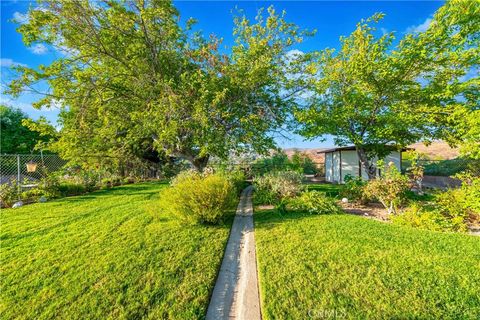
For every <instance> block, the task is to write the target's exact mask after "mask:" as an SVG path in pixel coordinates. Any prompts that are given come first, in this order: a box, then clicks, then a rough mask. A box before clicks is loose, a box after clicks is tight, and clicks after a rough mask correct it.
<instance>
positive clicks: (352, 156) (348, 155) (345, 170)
mask: <svg viewBox="0 0 480 320" xmlns="http://www.w3.org/2000/svg"><path fill="white" fill-rule="evenodd" d="M341 153H342V164H341V165H342V182H344V181H345V176H347V175H351V176H353V177H358V155H357V152H356V151H355V150H342V151H341Z"/></svg>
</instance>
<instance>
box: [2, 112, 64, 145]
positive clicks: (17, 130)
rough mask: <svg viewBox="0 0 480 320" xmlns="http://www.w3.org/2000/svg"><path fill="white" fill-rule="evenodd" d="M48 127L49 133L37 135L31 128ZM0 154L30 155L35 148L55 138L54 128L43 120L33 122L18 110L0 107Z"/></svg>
mask: <svg viewBox="0 0 480 320" xmlns="http://www.w3.org/2000/svg"><path fill="white" fill-rule="evenodd" d="M32 125H35V126H40V125H42V126H44V127H45V128H46V127H47V126H48V128H49V132H45V133H39V132H37V131H36V130H33V129H32V128H31V126H32ZM0 131H1V134H0V137H1V143H0V153H2V154H15V153H32V152H33V151H34V150H36V148H41V147H43V146H44V145H45V144H46V143H48V142H50V141H51V140H53V139H54V138H55V136H56V135H55V133H54V132H55V128H53V127H52V126H50V125H49V124H48V123H47V121H46V119H45V118H40V119H38V120H37V121H34V120H32V119H30V118H29V117H28V115H27V114H26V113H25V112H23V111H22V110H20V109H17V108H14V107H11V106H7V105H0Z"/></svg>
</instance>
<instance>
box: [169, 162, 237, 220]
mask: <svg viewBox="0 0 480 320" xmlns="http://www.w3.org/2000/svg"><path fill="white" fill-rule="evenodd" d="M235 200H236V190H235V187H234V185H233V183H232V182H231V181H230V180H228V179H226V178H225V177H224V176H223V175H221V174H209V175H202V174H199V173H197V172H193V171H186V172H182V173H180V174H179V175H178V176H177V177H176V178H175V179H173V181H172V184H171V186H170V187H169V188H166V189H164V190H162V192H161V194H160V208H161V209H162V210H164V211H165V212H168V213H170V214H172V215H174V216H176V217H177V218H179V219H180V220H182V221H183V222H186V223H211V224H214V223H218V222H220V221H221V220H222V218H224V216H225V214H226V213H227V210H228V209H231V208H232V207H233V206H234V205H235Z"/></svg>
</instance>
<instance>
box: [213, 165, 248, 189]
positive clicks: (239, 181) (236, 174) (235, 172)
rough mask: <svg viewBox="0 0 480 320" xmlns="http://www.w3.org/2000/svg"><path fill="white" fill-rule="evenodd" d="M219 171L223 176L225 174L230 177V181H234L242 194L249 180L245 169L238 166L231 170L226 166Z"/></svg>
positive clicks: (227, 177) (234, 184)
mask: <svg viewBox="0 0 480 320" xmlns="http://www.w3.org/2000/svg"><path fill="white" fill-rule="evenodd" d="M217 172H218V173H219V174H221V175H222V176H224V177H225V178H226V179H228V180H229V181H230V182H232V184H233V186H234V187H235V190H236V191H237V193H238V194H240V193H241V192H242V191H243V189H245V188H246V186H247V181H246V177H245V172H244V171H242V170H240V169H237V168H235V169H231V170H228V169H226V168H224V169H220V170H218V171H217Z"/></svg>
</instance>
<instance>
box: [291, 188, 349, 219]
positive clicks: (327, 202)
mask: <svg viewBox="0 0 480 320" xmlns="http://www.w3.org/2000/svg"><path fill="white" fill-rule="evenodd" d="M288 208H289V209H291V210H295V211H302V212H308V213H310V214H336V213H341V212H342V210H341V209H340V207H339V206H338V205H337V203H336V202H335V200H334V199H332V198H329V197H327V196H326V194H325V193H323V192H318V191H306V192H304V193H302V194H301V195H300V196H298V197H296V198H293V199H292V200H291V201H290V202H289V205H288Z"/></svg>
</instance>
